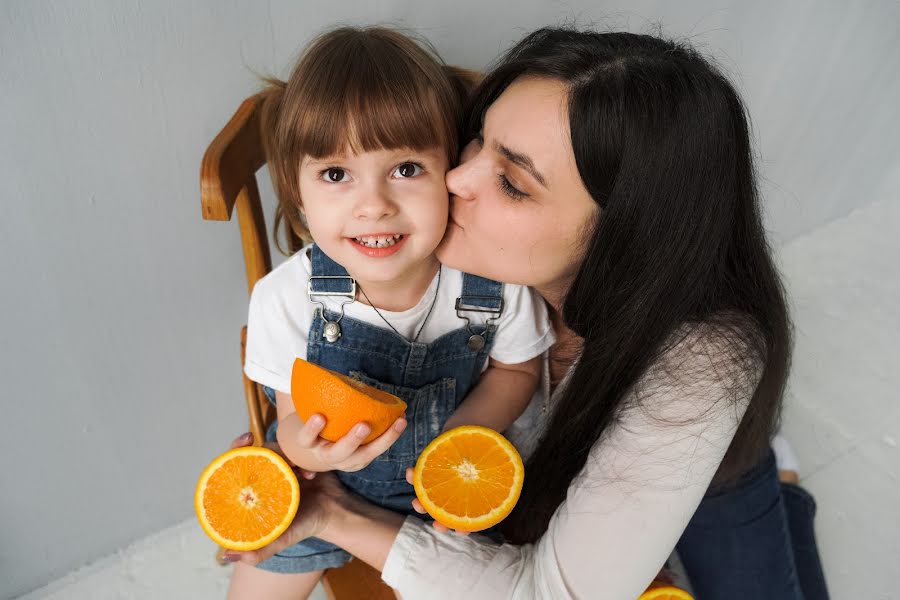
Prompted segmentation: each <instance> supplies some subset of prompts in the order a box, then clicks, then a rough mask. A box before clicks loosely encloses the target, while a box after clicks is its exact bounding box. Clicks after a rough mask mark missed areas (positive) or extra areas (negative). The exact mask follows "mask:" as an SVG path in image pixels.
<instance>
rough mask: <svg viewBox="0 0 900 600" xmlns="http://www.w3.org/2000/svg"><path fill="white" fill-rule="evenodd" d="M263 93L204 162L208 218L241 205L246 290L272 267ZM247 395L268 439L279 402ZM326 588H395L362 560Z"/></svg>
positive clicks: (345, 599)
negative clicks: (263, 180)
mask: <svg viewBox="0 0 900 600" xmlns="http://www.w3.org/2000/svg"><path fill="white" fill-rule="evenodd" d="M258 102H259V96H251V97H250V98H247V99H246V100H244V101H243V102H242V103H241V105H240V107H238V109H237V112H235V113H234V116H233V117H231V119H230V120H229V121H228V123H227V124H226V125H225V127H224V128H223V129H222V131H220V132H219V134H218V135H217V136H216V137H215V139H214V140H213V141H212V143H210V145H209V147H208V148H207V149H206V153H205V154H204V155H203V162H202V164H201V166H200V202H201V205H202V208H203V219H204V220H208V221H230V220H231V215H232V212H233V211H234V208H235V206H237V214H238V226H239V228H240V234H241V246H242V247H243V250H244V268H245V271H246V274H247V294H248V297H249V294H250V293H251V292H252V291H253V286H254V285H256V282H257V281H259V279H260V278H261V277H263V276H264V275H266V274H267V273H268V272H269V271H271V270H272V257H271V256H270V254H269V239H268V235H267V234H266V223H265V218H264V216H263V211H262V203H261V201H260V198H259V188H258V187H257V184H256V172H257V171H258V170H259V169H260V167H262V166H263V165H264V164H265V162H266V159H265V155H264V153H263V147H262V140H261V138H260V132H259V117H258V113H257V105H258ZM288 247H289V248H290V250H291V251H296V250H298V249H300V248H301V247H302V242H301V240H300V239H298V238H297V237H295V236H292V237H291V239H289V240H288ZM246 339H247V327H246V326H243V327H242V328H241V370H242V371H243V366H244V348H245V345H246ZM243 381H244V395H245V397H246V400H247V413H248V415H249V421H250V431H251V432H253V439H254V443H255V444H257V445H261V444H262V442H263V441H264V440H265V432H266V428H267V427H268V426H269V424H270V423H271V422H272V420H273V419H274V418H275V410H274V407H272V405H271V404H270V403H269V402H268V400H267V399H266V397H265V395H264V394H263V393H262V388H261V386H260V385H259V384H257V383H254V382H253V381H250V380H249V379H247V376H246V375H244V376H243ZM322 583H323V587H324V588H325V591H326V593H327V594H328V597H329V598H330V600H358V599H360V598H366V599H371V600H394V598H395V596H394V593H393V591H392V590H391V588H390V587H388V586H387V585H386V584H385V583H384V582H382V581H381V574H380V573H379V572H378V571H376V570H375V569H373V568H372V567H370V566H368V565H367V564H365V563H363V562H362V561H359V560H355V559H354V560H352V561H351V562H350V563H348V564H347V565H345V566H343V567H341V568H339V569H329V570H328V571H326V573H325V577H324V579H323V582H322Z"/></svg>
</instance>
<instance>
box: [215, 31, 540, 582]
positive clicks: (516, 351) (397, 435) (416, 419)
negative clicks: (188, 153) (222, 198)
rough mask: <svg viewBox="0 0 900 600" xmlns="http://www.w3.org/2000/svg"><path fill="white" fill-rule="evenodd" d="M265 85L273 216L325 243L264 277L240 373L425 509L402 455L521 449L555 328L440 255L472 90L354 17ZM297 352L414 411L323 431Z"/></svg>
mask: <svg viewBox="0 0 900 600" xmlns="http://www.w3.org/2000/svg"><path fill="white" fill-rule="evenodd" d="M270 84H271V85H270V86H269V88H267V90H266V91H265V92H264V94H263V96H262V112H261V128H262V131H263V137H264V138H265V139H264V143H265V146H266V154H267V158H268V161H269V169H270V172H271V174H272V179H273V182H274V183H275V189H276V193H277V195H278V200H279V206H278V213H277V216H276V228H277V227H278V223H279V222H284V223H286V225H287V226H288V227H289V228H290V230H291V231H292V232H293V233H294V234H296V235H297V236H299V237H301V238H302V239H305V240H308V239H309V238H310V237H311V238H313V239H315V244H311V245H309V246H307V247H305V248H303V249H301V250H300V251H298V252H297V253H296V254H294V255H293V256H291V257H290V258H288V259H287V260H286V261H285V262H284V263H283V264H281V265H280V266H279V267H277V268H276V269H274V270H273V271H272V272H271V273H269V274H268V275H267V276H266V277H264V278H263V279H261V280H260V281H259V282H258V283H257V284H256V286H255V288H254V290H253V294H252V296H251V299H250V309H249V317H248V333H247V353H246V362H245V372H246V374H247V376H248V377H249V378H250V379H252V380H253V381H256V382H258V383H260V384H262V385H263V386H264V389H265V390H266V393H267V395H269V398H270V400H272V401H273V402H275V404H276V407H277V414H278V419H277V421H278V422H277V431H276V432H273V431H270V432H269V435H270V439H274V438H275V437H277V440H278V443H279V445H280V446H281V448H282V450H283V451H284V453H285V454H286V455H287V456H288V458H290V459H291V460H292V461H293V462H294V463H295V464H296V465H297V466H299V467H301V468H303V469H307V470H312V471H327V470H334V471H337V472H338V477H339V478H340V479H341V481H342V482H343V483H344V485H345V486H347V487H348V488H350V489H352V490H353V491H355V492H356V493H358V494H360V495H362V496H364V497H365V498H367V499H369V500H371V501H373V502H375V503H377V504H379V505H381V506H384V507H387V508H391V509H393V510H396V511H399V512H404V513H407V514H414V513H413V511H412V507H411V500H412V499H413V497H414V492H413V489H412V486H411V485H409V483H407V481H406V479H405V470H406V468H407V467H411V466H413V465H414V464H415V460H416V458H417V457H418V455H419V453H420V452H421V451H422V450H423V449H424V447H425V446H426V445H427V444H428V443H429V442H430V441H431V440H433V439H434V438H435V437H436V436H437V435H438V434H440V433H441V431H442V430H445V429H448V428H451V427H455V426H458V425H463V424H478V425H484V426H487V427H491V428H493V429H496V430H498V431H507V434H508V435H510V436H511V437H512V438H513V440H514V441H517V442H518V444H519V445H520V450H521V451H522V452H523V453H525V454H527V453H528V451H529V449H530V447H531V444H532V443H533V440H525V441H523V438H521V437H517V436H516V435H515V433H516V432H514V431H511V430H510V425H512V424H513V421H516V419H517V418H519V417H520V415H523V412H525V409H526V408H529V411H527V412H525V416H524V418H523V419H521V420H520V421H519V422H518V423H517V425H518V426H520V427H521V426H522V425H523V424H524V425H526V426H527V424H528V421H529V419H530V418H535V417H536V415H538V414H539V413H540V411H541V410H542V407H538V406H535V407H529V401H530V399H531V397H532V394H533V392H534V391H535V388H536V386H537V383H538V381H539V379H540V376H541V373H540V365H541V360H540V357H541V355H542V354H543V353H544V351H545V350H547V349H548V348H549V347H550V346H551V345H552V343H553V341H554V337H553V333H552V328H551V326H550V323H549V321H548V318H547V314H546V309H545V307H544V304H543V302H542V301H541V300H540V299H539V298H538V297H537V296H535V295H533V294H532V292H531V291H530V290H529V289H527V288H525V287H522V286H515V285H502V284H500V283H497V282H495V281H491V280H488V279H483V278H481V277H475V276H472V275H467V274H464V273H461V272H459V271H456V270H454V269H450V268H447V267H442V266H441V265H440V264H439V263H438V261H437V259H436V258H435V256H434V249H435V248H436V246H437V245H438V243H439V242H440V241H441V239H442V237H443V235H444V230H445V228H446V225H447V219H448V195H447V190H446V187H445V184H444V174H445V172H446V171H447V169H448V168H449V166H450V165H452V164H454V163H455V161H456V159H457V150H458V137H457V136H458V133H457V131H458V128H459V124H460V119H461V113H462V109H461V104H462V96H463V94H464V90H465V85H464V84H463V82H462V81H461V80H460V79H459V78H458V77H456V76H455V75H454V72H453V71H451V70H449V69H448V68H446V67H443V66H442V65H441V63H440V62H439V59H438V58H437V57H436V56H434V55H433V54H432V53H430V52H429V51H427V50H426V49H425V48H423V47H422V46H421V45H419V44H417V43H416V42H414V41H413V40H411V39H409V38H407V37H405V36H403V35H401V34H399V33H397V32H395V31H391V30H387V29H381V28H370V29H362V30H360V29H350V28H343V29H338V30H335V31H332V32H330V33H327V34H325V35H323V36H321V37H319V38H318V39H316V40H315V41H314V42H313V43H312V44H311V45H310V46H309V48H308V49H307V50H306V52H305V53H304V55H303V56H302V57H301V59H300V62H299V64H298V65H297V66H296V68H295V69H294V71H293V73H292V74H291V77H290V79H289V81H288V82H287V83H286V84H285V83H281V82H278V81H274V80H273V81H271V82H270ZM498 175H499V174H498ZM497 226H498V227H502V226H503V224H502V223H497ZM295 357H301V358H305V359H307V360H309V361H311V362H313V363H316V364H319V365H321V366H324V367H327V368H329V369H333V370H336V371H339V372H342V373H344V374H346V375H349V376H351V377H355V378H358V379H360V380H362V381H364V382H366V383H368V384H371V385H374V386H377V387H379V388H381V389H384V390H386V391H389V392H391V393H393V394H396V395H397V396H400V397H401V398H403V400H404V401H406V403H407V404H408V408H407V413H406V416H405V418H401V419H398V421H397V422H396V423H395V424H394V425H393V426H392V427H391V428H390V429H389V430H388V431H387V432H385V433H384V434H382V435H381V436H380V437H379V438H376V439H375V440H374V441H371V442H369V443H367V444H362V443H361V442H362V441H363V440H364V439H365V438H366V436H367V435H368V434H369V433H370V429H369V427H368V425H367V424H365V423H360V424H359V425H357V426H356V427H354V428H353V429H352V430H351V432H350V433H348V434H347V435H346V436H345V437H344V438H342V439H341V440H339V441H337V442H334V443H331V442H328V441H326V440H324V439H322V438H321V437H319V436H318V434H319V432H320V431H321V430H322V427H323V426H324V417H323V416H321V415H315V416H313V417H311V418H310V419H309V420H308V421H307V422H306V423H303V422H301V420H300V419H299V417H298V416H297V414H296V412H295V411H294V406H293V402H292V399H291V397H290V395H289V393H290V389H291V387H290V384H291V368H292V364H293V361H294V358H295ZM463 398H465V400H464V401H463ZM407 423H408V424H407ZM526 428H527V427H526ZM348 560H350V555H349V554H348V553H347V552H345V551H343V550H342V549H340V548H339V547H337V546H334V545H332V544H329V543H327V542H324V541H322V540H319V539H316V538H311V539H307V540H305V541H304V542H302V543H300V544H298V545H296V546H293V547H291V548H289V549H287V550H286V551H284V552H282V553H280V554H278V555H276V556H275V557H273V558H271V559H269V560H267V561H265V562H263V563H261V564H260V565H258V567H251V566H248V565H244V564H240V565H238V566H237V567H236V568H235V572H234V576H233V578H232V582H231V590H230V592H229V598H305V597H307V596H308V594H309V593H310V591H311V590H312V589H313V587H314V586H315V584H316V583H317V582H318V580H319V579H320V577H321V575H322V572H323V570H324V569H327V568H332V567H336V566H339V565H342V564H344V563H345V562H347V561H348Z"/></svg>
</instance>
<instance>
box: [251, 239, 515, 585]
mask: <svg viewBox="0 0 900 600" xmlns="http://www.w3.org/2000/svg"><path fill="white" fill-rule="evenodd" d="M311 259H312V277H311V278H310V282H309V288H308V290H309V294H310V298H311V299H312V300H314V301H315V300H317V299H318V298H317V296H319V295H326V294H332V295H334V294H344V295H345V296H346V298H347V301H348V302H350V301H352V296H351V294H352V293H353V290H354V289H355V284H354V281H353V279H352V278H350V277H349V276H348V274H347V271H346V270H345V269H344V268H343V267H342V266H340V265H339V264H337V263H336V262H334V261H333V260H331V259H330V258H329V257H328V256H326V255H325V253H323V252H322V251H321V250H320V249H319V248H318V246H316V245H313V246H312V247H311ZM502 291H503V286H502V284H500V283H497V282H496V281H491V280H489V279H484V278H481V277H477V276H474V275H469V274H463V284H462V295H461V296H460V298H458V299H457V301H456V307H457V315H458V316H459V319H460V320H459V324H460V326H459V327H458V328H457V329H454V330H452V331H449V332H448V333H445V334H444V335H442V336H440V337H439V338H438V339H436V340H434V341H433V342H432V343H430V344H423V343H420V342H409V341H407V340H406V339H405V338H403V337H401V336H400V335H398V334H397V333H395V332H394V331H392V330H391V329H388V328H386V327H385V328H383V327H380V326H376V325H372V324H370V323H366V322H363V321H359V320H356V319H353V318H350V317H346V316H343V315H342V312H343V310H342V311H341V313H334V312H332V311H330V310H327V311H325V314H324V315H323V309H322V308H319V309H316V313H315V316H314V317H313V321H312V325H311V326H310V329H309V342H308V344H307V348H306V352H307V357H306V359H307V360H308V361H309V362H312V363H315V364H317V365H320V366H322V367H326V368H328V369H331V370H333V371H337V372H339V373H343V374H345V375H347V376H349V377H352V378H354V379H358V380H360V381H362V382H364V383H367V384H369V385H372V386H374V387H377V388H380V389H382V390H384V391H386V392H389V393H391V394H394V395H395V396H398V397H400V398H401V399H402V400H403V401H404V402H406V404H407V408H406V419H407V421H408V425H407V427H406V429H405V430H404V431H403V433H402V434H401V435H400V437H399V438H398V439H397V441H396V442H394V444H393V445H392V446H391V447H390V448H389V449H388V450H387V451H386V452H384V453H383V454H382V455H381V456H379V457H378V458H376V459H375V460H373V461H372V462H371V463H370V464H369V465H367V466H366V467H365V468H364V469H361V470H360V471H356V472H354V473H345V472H342V471H337V472H336V473H335V474H336V475H337V477H338V479H340V480H341V482H342V483H343V484H344V485H345V486H346V487H347V488H349V489H351V490H353V491H354V492H356V493H357V494H359V495H361V496H363V497H364V498H366V499H367V500H369V501H371V502H373V503H375V504H378V505H379V506H383V507H385V508H389V509H391V510H394V511H396V512H399V513H403V514H407V515H416V516H419V517H420V518H421V517H422V515H419V513H416V512H415V511H414V510H413V509H412V506H411V504H410V503H411V501H412V499H413V498H415V492H414V490H413V486H412V485H410V484H409V483H407V482H406V469H407V467H412V466H415V463H416V459H417V458H418V456H419V454H420V453H421V452H422V450H424V449H425V446H427V445H428V444H429V443H430V442H431V441H432V440H433V439H434V438H435V437H437V436H438V435H439V434H440V433H441V430H442V428H443V426H444V423H445V422H446V421H447V419H448V418H449V417H450V415H452V414H453V412H454V411H455V410H456V407H457V406H458V405H459V403H460V402H461V401H462V399H463V398H465V396H466V394H468V393H469V391H470V390H471V389H472V387H473V385H474V384H475V383H476V382H477V380H478V377H479V376H480V374H481V370H482V367H483V365H484V362H485V360H486V359H487V357H488V353H489V351H490V348H491V345H492V343H493V340H494V335H495V327H493V326H492V325H487V326H478V327H477V328H476V327H475V326H470V325H469V319H468V317H467V316H465V313H466V312H469V311H471V312H481V313H487V314H488V316H489V320H488V321H487V323H490V321H491V320H493V319H495V318H497V317H499V315H500V313H501V312H502V310H503V296H502ZM335 321H337V322H338V323H339V326H340V331H341V335H340V337H339V338H338V339H337V340H335V341H328V340H327V339H326V337H325V334H324V329H325V326H326V325H327V324H328V322H335ZM473 335H480V336H481V337H482V338H483V341H484V343H483V345H481V344H479V343H470V339H471V338H472V337H473ZM474 341H475V342H480V341H481V340H477V339H476V340H474ZM479 346H480V347H479ZM264 390H265V393H266V395H267V396H268V398H269V400H270V401H272V402H274V399H275V392H274V390H272V389H271V388H264ZM276 425H277V423H273V425H272V427H270V429H269V432H268V436H267V437H268V439H269V440H274V439H275V427H276ZM301 502H302V499H301ZM483 533H488V534H490V533H491V532H483ZM350 558H351V556H350V554H349V553H347V552H346V551H344V550H342V549H341V548H339V547H338V546H335V545H334V544H331V543H328V542H325V541H323V540H320V539H318V538H307V539H306V540H303V541H302V542H300V543H298V544H296V545H294V546H291V547H290V548H287V549H285V550H283V551H282V552H281V553H279V554H277V555H275V556H273V557H272V558H270V559H268V560H266V561H264V562H262V563H260V564H259V565H258V566H259V567H260V568H263V569H266V570H269V571H275V572H282V573H306V572H310V571H318V570H321V569H328V568H333V567H337V566H340V565H343V564H345V563H346V562H348V561H349V560H350Z"/></svg>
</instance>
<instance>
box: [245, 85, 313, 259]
mask: <svg viewBox="0 0 900 600" xmlns="http://www.w3.org/2000/svg"><path fill="white" fill-rule="evenodd" d="M264 81H265V86H264V87H263V89H262V91H261V92H260V93H259V95H258V96H257V99H258V100H257V102H258V103H257V112H258V114H259V135H260V139H261V140H262V147H263V152H264V153H265V156H266V163H267V164H268V165H269V176H270V177H271V179H272V187H273V189H274V190H275V197H276V199H277V200H278V204H277V206H276V208H275V225H274V226H273V228H272V235H273V238H274V240H275V247H276V248H278V251H279V252H281V253H282V254H284V255H285V256H290V255H291V254H293V253H294V252H296V251H297V250H299V249H300V248H302V247H303V245H305V244H307V243H309V242H311V241H312V236H311V235H310V233H309V229H308V228H307V226H306V223H305V222H304V221H303V215H302V214H301V212H300V204H299V202H298V201H297V200H298V199H295V198H294V197H293V187H292V186H290V185H289V184H288V182H287V181H286V180H285V172H284V170H283V169H282V168H281V167H282V161H283V160H284V152H282V151H280V150H281V149H280V148H279V143H278V127H279V123H280V121H281V108H282V105H283V100H284V94H285V90H286V89H287V83H286V82H284V81H282V80H280V79H278V78H277V77H266V78H265V79H264ZM279 229H281V230H282V232H283V240H284V241H285V242H287V248H285V247H283V245H282V236H279V235H278V232H279Z"/></svg>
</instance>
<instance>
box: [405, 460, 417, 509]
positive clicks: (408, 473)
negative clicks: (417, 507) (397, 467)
mask: <svg viewBox="0 0 900 600" xmlns="http://www.w3.org/2000/svg"><path fill="white" fill-rule="evenodd" d="M412 482H413V470H412V468H411V467H407V468H406V483H408V484H409V485H412ZM413 502H415V500H413Z"/></svg>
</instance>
